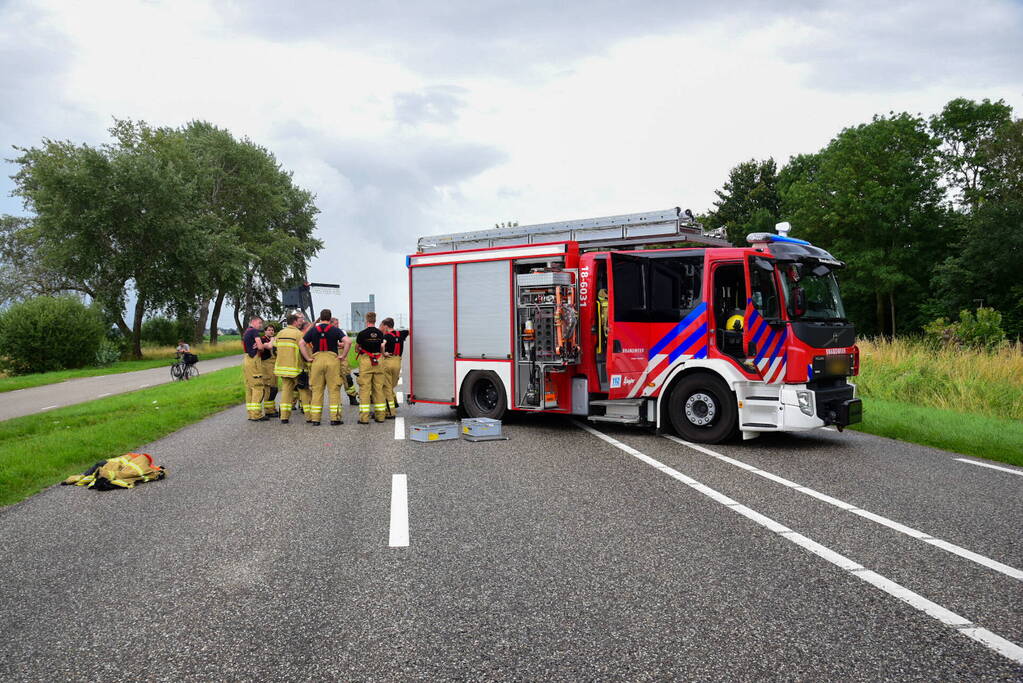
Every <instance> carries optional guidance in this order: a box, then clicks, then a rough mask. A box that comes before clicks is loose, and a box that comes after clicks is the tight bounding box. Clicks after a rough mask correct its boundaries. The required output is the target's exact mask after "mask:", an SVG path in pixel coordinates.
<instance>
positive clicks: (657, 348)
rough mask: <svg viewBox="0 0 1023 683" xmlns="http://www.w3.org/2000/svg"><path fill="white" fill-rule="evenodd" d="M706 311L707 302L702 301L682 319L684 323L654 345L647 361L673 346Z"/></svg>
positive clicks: (648, 353) (676, 326)
mask: <svg viewBox="0 0 1023 683" xmlns="http://www.w3.org/2000/svg"><path fill="white" fill-rule="evenodd" d="M706 310H707V304H706V302H702V301H701V302H700V305H699V306H697V307H696V308H694V309H693V310H692V312H691V313H690V314H689V315H687V316H686V317H685V318H683V319H682V322H680V323H679V324H678V325H675V327H673V328H671V330H670V331H669V332H668V333H667V334H666V335H664V336H663V337H661V340H660V341H659V342H657V343H656V344H654V346H653V348H651V349H650V351H648V352H647V359H650V358H653V357H654V356H656V355H657V354H659V353H660V352H661V351H663V350H664V349H665V347H667V346H668V345H669V344H671V342H673V341H674V340H675V338H676V337H678V335H680V334H682V330H684V329H686V328H687V327H689V326H690V325H691V324H692V323H693V321H694V320H696V319H697V318H698V317H700V316H701V315H703V313H704V311H706Z"/></svg>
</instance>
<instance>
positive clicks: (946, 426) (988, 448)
mask: <svg viewBox="0 0 1023 683" xmlns="http://www.w3.org/2000/svg"><path fill="white" fill-rule="evenodd" d="M863 404H864V413H863V422H861V423H860V424H857V425H854V426H852V427H851V429H856V430H858V431H861V432H867V433H868V434H876V435H877V436H887V437H889V438H891V439H899V440H901V441H909V442H912V443H918V444H923V445H925V446H933V447H934V448H940V449H942V450H946V451H953V452H955V453H963V454H964V455H973V456H976V457H978V458H987V459H989V460H998V461H1000V462H1006V463H1009V464H1010V465H1018V466H1020V467H1023V423H1021V422H1019V421H1017V420H1008V419H1003V418H997V417H991V416H988V415H976V414H971V413H961V412H957V411H955V410H948V409H943V408H934V407H930V406H921V405H915V404H912V403H903V402H900V401H891V400H887V399H883V398H873V397H865V398H864V401H863Z"/></svg>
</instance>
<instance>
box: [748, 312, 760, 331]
mask: <svg viewBox="0 0 1023 683" xmlns="http://www.w3.org/2000/svg"><path fill="white" fill-rule="evenodd" d="M758 320H760V314H759V313H757V309H755V308H754V309H753V310H752V311H750V314H749V318H748V319H747V321H746V326H747V327H749V328H750V329H752V328H753V326H754V325H756V324H757V321H758Z"/></svg>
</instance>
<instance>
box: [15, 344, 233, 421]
mask: <svg viewBox="0 0 1023 683" xmlns="http://www.w3.org/2000/svg"><path fill="white" fill-rule="evenodd" d="M241 363H242V354H240V353H239V354H236V355H233V356H223V357H221V358H214V359H212V360H201V361H199V362H198V363H197V364H196V368H197V369H198V370H199V373H200V374H203V373H208V372H213V371H215V370H221V369H223V368H229V367H232V366H234V365H241ZM170 365H171V361H170V360H168V361H167V365H166V366H161V367H158V368H150V369H148V370H136V371H134V372H122V373H118V374H115V375H100V376H98V377H80V378H78V379H69V380H66V381H64V382H57V383H56V384H44V385H43V386H41V387H30V388H28V389H18V390H17V391H5V392H3V393H0V421H2V420H10V419H11V418H14V417H21V416H22V415H34V414H36V413H40V412H43V411H46V410H53V409H54V408H63V407H64V406H70V405H74V404H76V403H84V402H86V401H92V400H94V399H97V398H103V397H105V396H112V395H113V394H124V393H127V392H129V391H137V390H139V389H145V388H146V387H151V386H154V385H156V384H166V383H167V382H171V381H173V380H172V379H171V376H170Z"/></svg>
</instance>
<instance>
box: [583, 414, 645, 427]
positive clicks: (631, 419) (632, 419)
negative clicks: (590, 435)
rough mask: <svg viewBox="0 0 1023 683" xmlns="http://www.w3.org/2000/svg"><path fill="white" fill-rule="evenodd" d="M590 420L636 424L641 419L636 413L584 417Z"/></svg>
mask: <svg viewBox="0 0 1023 683" xmlns="http://www.w3.org/2000/svg"><path fill="white" fill-rule="evenodd" d="M586 419H587V420H590V421H591V422H617V423H618V424H623V425H638V424H641V423H642V422H643V420H642V419H641V418H640V417H639V416H638V415H630V416H622V415H590V416H589V417H587V418H586Z"/></svg>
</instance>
